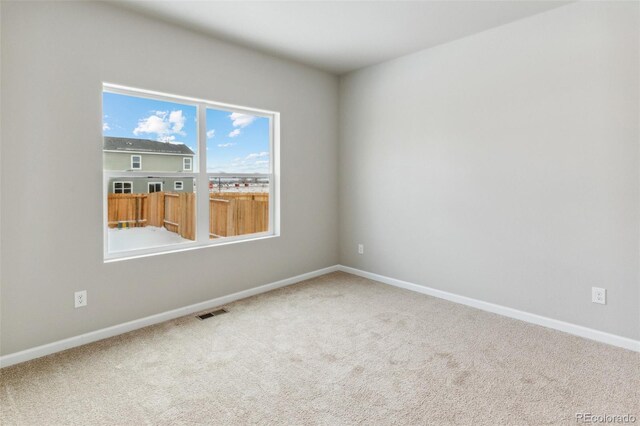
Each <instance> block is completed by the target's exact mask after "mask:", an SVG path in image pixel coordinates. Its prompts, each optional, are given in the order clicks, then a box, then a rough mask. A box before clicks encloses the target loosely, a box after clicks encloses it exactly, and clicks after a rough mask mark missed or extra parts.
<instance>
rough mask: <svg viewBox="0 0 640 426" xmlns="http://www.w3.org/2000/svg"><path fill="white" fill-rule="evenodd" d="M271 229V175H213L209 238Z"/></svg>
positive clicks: (210, 184)
mask: <svg viewBox="0 0 640 426" xmlns="http://www.w3.org/2000/svg"><path fill="white" fill-rule="evenodd" d="M267 231H269V178H268V177H250V178H249V177H210V178H209V238H212V239H213V238H223V237H233V236H238V235H247V234H255V233H260V232H267Z"/></svg>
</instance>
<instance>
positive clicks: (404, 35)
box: [118, 0, 568, 74]
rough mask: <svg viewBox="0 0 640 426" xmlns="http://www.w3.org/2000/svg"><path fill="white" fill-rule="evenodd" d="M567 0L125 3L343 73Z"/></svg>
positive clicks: (125, 0)
mask: <svg viewBox="0 0 640 426" xmlns="http://www.w3.org/2000/svg"><path fill="white" fill-rule="evenodd" d="M566 3H568V2H567V1H408V2H405V1H185V0H181V1H177V0H176V1H138V0H121V1H119V2H118V4H120V5H121V6H124V7H126V8H128V9H130V10H135V11H138V12H141V13H144V14H146V15H150V16H152V17H155V18H159V19H161V20H164V21H168V22H172V23H175V24H178V25H181V26H185V27H188V28H191V29H194V30H197V31H200V32H204V33H207V34H210V35H212V36H214V37H217V38H219V39H223V40H227V41H231V42H234V43H237V44H241V45H244V46H248V47H251V48H254V49H258V50H262V51H264V52H267V53H269V54H273V55H276V56H280V57H285V58H289V59H293V60H295V61H298V62H302V63H305V64H308V65H311V66H314V67H316V68H320V69H323V70H326V71H329V72H332V73H336V74H342V73H345V72H348V71H352V70H355V69H358V68H362V67H365V66H369V65H373V64H376V63H380V62H384V61H387V60H389V59H393V58H397V57H399V56H402V55H406V54H408V53H412V52H416V51H418V50H422V49H426V48H428V47H432V46H435V45H438V44H442V43H446V42H448V41H451V40H455V39H458V38H461V37H465V36H467V35H470V34H473V33H477V32H480V31H483V30H486V29H489V28H492V27H496V26H498V25H502V24H506V23H508V22H512V21H515V20H517V19H521V18H524V17H527V16H531V15H534V14H536V13H540V12H543V11H545V10H549V9H552V8H555V7H558V6H562V5H564V4H566Z"/></svg>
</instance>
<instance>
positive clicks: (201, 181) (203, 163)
mask: <svg viewBox="0 0 640 426" xmlns="http://www.w3.org/2000/svg"><path fill="white" fill-rule="evenodd" d="M206 133H207V108H206V106H205V105H204V104H198V173H197V178H196V179H197V180H196V187H197V190H198V192H197V195H196V200H197V208H196V210H197V215H196V230H197V232H196V241H198V242H199V243H204V242H207V241H209V179H207V135H206ZM194 167H195V165H194V164H191V169H193V168H194Z"/></svg>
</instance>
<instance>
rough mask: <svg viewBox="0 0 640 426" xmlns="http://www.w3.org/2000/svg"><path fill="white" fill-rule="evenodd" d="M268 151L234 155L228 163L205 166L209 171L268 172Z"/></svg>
mask: <svg viewBox="0 0 640 426" xmlns="http://www.w3.org/2000/svg"><path fill="white" fill-rule="evenodd" d="M269 163H270V161H269V153H268V152H253V153H251V154H249V155H247V156H246V157H236V158H234V159H233V161H231V162H229V163H220V164H214V165H211V166H210V167H207V170H208V171H209V172H214V173H218V172H225V173H269Z"/></svg>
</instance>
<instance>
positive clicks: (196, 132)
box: [102, 84, 279, 260]
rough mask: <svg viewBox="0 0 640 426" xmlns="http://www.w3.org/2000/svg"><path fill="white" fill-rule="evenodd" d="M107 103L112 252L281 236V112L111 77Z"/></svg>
mask: <svg viewBox="0 0 640 426" xmlns="http://www.w3.org/2000/svg"><path fill="white" fill-rule="evenodd" d="M102 103H103V105H102V106H103V174H104V181H105V188H106V189H105V199H104V203H105V205H104V235H105V238H104V249H105V260H111V259H118V258H126V257H130V256H136V255H146V254H155V253H163V252H170V251H175V250H178V249H187V248H198V247H205V246H211V245H219V244H222V243H225V242H231V241H239V240H250V239H255V238H262V237H268V236H276V235H278V233H279V223H278V210H277V207H278V199H277V197H276V196H277V195H278V194H277V192H276V188H277V185H276V184H277V181H276V178H277V170H278V169H277V147H278V125H279V114H278V113H275V112H270V111H263V110H254V109H249V108H244V107H235V106H230V105H224V104H218V103H215V102H212V101H207V100H201V99H193V98H185V97H179V96H169V95H164V94H160V93H157V92H149V91H142V90H135V89H129V88H123V87H120V86H115V85H110V84H105V85H104V88H103V95H102ZM143 156H144V162H145V166H144V172H143V169H142V157H143Z"/></svg>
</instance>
